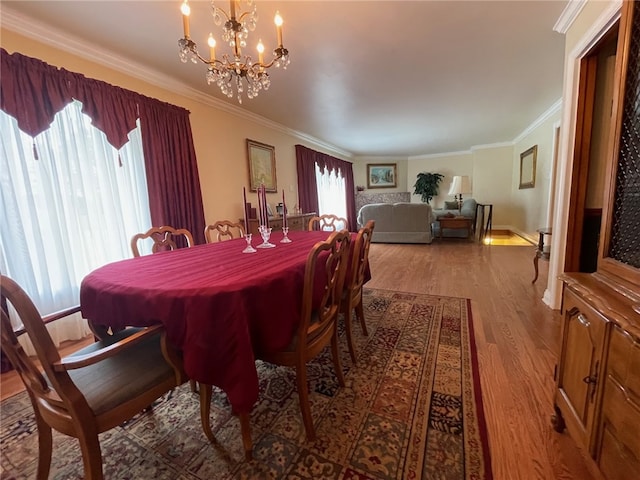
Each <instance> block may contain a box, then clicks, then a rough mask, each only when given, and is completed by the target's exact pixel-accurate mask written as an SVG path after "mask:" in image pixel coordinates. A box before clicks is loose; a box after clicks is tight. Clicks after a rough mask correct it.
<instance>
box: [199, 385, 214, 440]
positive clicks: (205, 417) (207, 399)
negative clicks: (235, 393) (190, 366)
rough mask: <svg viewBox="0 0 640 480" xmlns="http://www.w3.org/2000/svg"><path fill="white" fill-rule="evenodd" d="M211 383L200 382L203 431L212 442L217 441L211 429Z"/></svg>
mask: <svg viewBox="0 0 640 480" xmlns="http://www.w3.org/2000/svg"><path fill="white" fill-rule="evenodd" d="M211 391H212V387H211V385H206V384H204V383H201V384H200V422H201V423H202V431H203V432H204V434H205V435H206V437H207V438H208V439H209V441H210V442H212V443H213V442H215V440H216V439H215V437H214V436H213V432H212V431H211V423H210V421H209V414H210V413H211Z"/></svg>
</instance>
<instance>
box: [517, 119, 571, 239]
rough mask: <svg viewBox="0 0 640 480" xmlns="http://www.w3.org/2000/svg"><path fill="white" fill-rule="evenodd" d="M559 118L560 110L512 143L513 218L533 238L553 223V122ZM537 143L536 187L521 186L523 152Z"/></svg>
mask: <svg viewBox="0 0 640 480" xmlns="http://www.w3.org/2000/svg"><path fill="white" fill-rule="evenodd" d="M559 120H560V111H559V110H557V111H556V112H555V113H553V114H552V115H548V116H547V117H546V118H545V119H544V120H543V121H542V122H540V124H539V125H538V126H537V128H535V129H533V130H532V131H531V132H530V133H528V134H526V135H523V136H522V138H520V139H518V141H517V142H516V143H515V145H514V147H513V174H512V183H511V185H512V188H511V208H512V210H513V212H512V217H511V222H512V225H513V227H514V231H516V232H517V233H520V234H522V235H525V236H529V237H530V238H534V239H537V235H536V230H537V229H538V228H546V227H548V226H550V225H547V223H548V219H547V213H548V211H547V206H548V202H549V189H550V184H551V178H552V175H553V168H554V165H553V148H554V130H555V127H554V124H555V123H557V122H558V121H559ZM534 145H537V146H538V154H537V160H536V177H535V178H536V180H535V187H534V188H524V189H520V155H521V154H522V153H523V152H525V151H527V150H528V149H529V148H531V147H532V146H534Z"/></svg>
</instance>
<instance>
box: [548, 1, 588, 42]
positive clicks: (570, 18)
mask: <svg viewBox="0 0 640 480" xmlns="http://www.w3.org/2000/svg"><path fill="white" fill-rule="evenodd" d="M586 4H587V0H569V3H568V4H567V6H566V7H565V8H564V10H563V11H562V13H561V14H560V17H558V20H557V21H556V24H555V25H554V26H553V31H554V32H558V33H561V34H563V35H564V34H565V33H567V31H568V30H569V28H571V25H573V22H574V21H575V20H576V18H577V17H578V15H580V12H581V11H582V9H583V8H584V6H585V5H586Z"/></svg>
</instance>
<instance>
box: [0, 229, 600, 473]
mask: <svg viewBox="0 0 640 480" xmlns="http://www.w3.org/2000/svg"><path fill="white" fill-rule="evenodd" d="M504 243H506V242H504ZM534 252H535V247H534V246H503V245H498V246H496V245H493V246H483V245H480V244H477V243H471V242H468V241H464V240H454V239H450V240H448V239H445V240H444V241H439V240H436V241H434V242H433V244H431V245H387V244H372V245H371V251H370V254H369V255H370V263H371V273H372V279H371V280H370V281H369V282H368V283H367V287H371V288H381V289H390V290H401V291H407V292H416V293H429V294H435V295H446V296H456V297H467V298H470V299H471V305H472V315H473V324H474V329H475V338H476V344H477V350H478V361H479V370H480V377H481V385H482V394H483V401H484V409H485V416H486V420H487V428H488V432H489V443H490V451H491V457H492V468H493V473H494V478H495V479H496V480H518V479H522V480H532V479H541V480H542V479H544V480H551V479H558V480H561V479H562V480H568V479H575V480H578V479H579V480H596V479H598V480H600V479H601V478H602V477H601V476H600V475H599V474H598V473H597V471H596V469H595V468H594V467H593V465H592V463H591V460H590V459H589V458H588V455H587V454H586V453H585V452H583V451H581V450H580V449H579V448H578V447H577V446H576V444H575V442H574V441H573V440H572V439H571V438H570V437H569V435H568V434H567V433H566V432H565V433H563V434H558V433H556V432H555V431H554V430H553V428H552V427H551V422H550V417H551V413H552V411H553V392H554V380H553V369H554V365H555V363H556V359H557V354H558V351H559V341H560V314H559V312H554V311H552V310H550V309H549V308H548V307H546V306H545V305H544V304H543V303H542V301H541V298H542V295H543V293H544V289H545V287H546V280H547V273H548V263H547V262H545V261H541V262H540V276H539V278H538V280H537V282H536V283H535V284H534V285H532V284H531V280H532V279H533V274H534V271H533V261H532V260H533V255H534ZM0 379H1V380H0V383H1V385H0V387H1V388H0V390H1V391H2V396H3V397H5V396H6V394H7V392H8V391H10V390H11V387H10V386H9V382H10V374H3V375H2V376H1V377H0ZM12 388H14V389H15V388H16V387H12ZM18 388H19V387H18ZM14 391H15V390H14Z"/></svg>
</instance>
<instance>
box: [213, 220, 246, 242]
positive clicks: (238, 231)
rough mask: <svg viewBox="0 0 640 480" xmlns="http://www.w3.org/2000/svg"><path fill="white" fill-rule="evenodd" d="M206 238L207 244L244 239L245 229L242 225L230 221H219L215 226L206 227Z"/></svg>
mask: <svg viewBox="0 0 640 480" xmlns="http://www.w3.org/2000/svg"><path fill="white" fill-rule="evenodd" d="M204 237H205V238H206V240H207V243H213V242H220V241H222V240H231V239H234V238H243V237H244V227H243V226H242V225H241V224H240V223H233V222H230V221H229V220H219V221H217V222H216V223H214V224H213V225H207V226H206V227H204Z"/></svg>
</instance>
